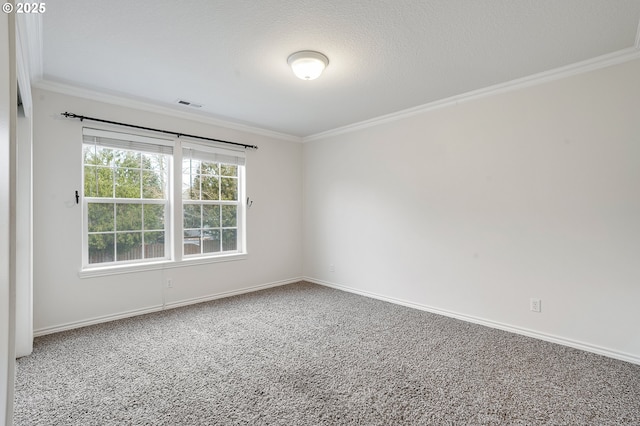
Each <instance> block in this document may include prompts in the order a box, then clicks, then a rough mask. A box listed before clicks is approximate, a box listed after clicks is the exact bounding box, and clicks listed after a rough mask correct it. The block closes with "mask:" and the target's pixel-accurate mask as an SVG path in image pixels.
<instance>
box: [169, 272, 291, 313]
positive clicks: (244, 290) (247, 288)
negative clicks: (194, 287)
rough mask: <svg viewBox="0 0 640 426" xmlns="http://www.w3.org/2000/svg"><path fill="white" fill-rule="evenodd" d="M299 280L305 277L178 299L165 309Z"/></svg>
mask: <svg viewBox="0 0 640 426" xmlns="http://www.w3.org/2000/svg"><path fill="white" fill-rule="evenodd" d="M298 281H303V279H302V278H291V279H288V280H282V281H274V282H270V283H267V284H260V285H256V286H252V287H246V288H242V289H240V290H232V291H225V292H222V293H216V294H211V295H208V296H202V297H194V298H192V299H185V300H180V301H177V302H171V303H167V304H165V305H164V308H165V309H173V308H179V307H181V306H188V305H194V304H196V303H202V302H209V301H211V300H216V299H222V298H225V297H231V296H237V295H240V294H245V293H253V292H254V291H259V290H265V289H267V288H272V287H279V286H283V285H287V284H293V283H296V282H298Z"/></svg>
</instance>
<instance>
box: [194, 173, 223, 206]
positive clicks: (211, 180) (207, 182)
mask: <svg viewBox="0 0 640 426" xmlns="http://www.w3.org/2000/svg"><path fill="white" fill-rule="evenodd" d="M198 179H200V180H201V181H202V199H203V200H219V199H220V193H219V181H218V178H217V177H214V176H206V175H198Z"/></svg>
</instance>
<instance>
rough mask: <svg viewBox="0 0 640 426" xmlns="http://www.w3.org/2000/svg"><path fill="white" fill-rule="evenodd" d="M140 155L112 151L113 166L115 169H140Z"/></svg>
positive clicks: (132, 152) (131, 152)
mask: <svg viewBox="0 0 640 426" xmlns="http://www.w3.org/2000/svg"><path fill="white" fill-rule="evenodd" d="M141 156H142V154H141V153H139V152H134V151H126V150H114V151H113V164H114V165H116V166H117V167H128V168H135V169H139V168H140V160H141Z"/></svg>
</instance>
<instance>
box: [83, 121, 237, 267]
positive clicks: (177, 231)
mask: <svg viewBox="0 0 640 426" xmlns="http://www.w3.org/2000/svg"><path fill="white" fill-rule="evenodd" d="M244 165H245V160H244V152H242V151H233V150H226V149H221V148H214V147H211V146H206V145H199V144H196V143H191V142H185V141H181V140H165V139H158V138H149V137H141V136H136V135H130V134H126V133H116V132H109V131H103V130H97V129H90V128H84V129H83V169H84V172H83V188H84V190H83V227H84V228H83V229H84V231H83V268H85V269H90V268H94V267H104V266H119V265H128V264H140V263H148V262H158V261H181V260H187V259H194V258H209V257H211V258H213V257H219V256H222V255H230V254H236V253H244V246H245V244H244V204H243V203H242V202H241V200H243V194H244ZM178 188H181V189H182V190H181V191H180V190H178Z"/></svg>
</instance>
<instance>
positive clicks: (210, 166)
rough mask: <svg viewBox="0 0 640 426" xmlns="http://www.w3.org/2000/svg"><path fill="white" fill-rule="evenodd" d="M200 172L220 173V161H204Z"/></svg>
mask: <svg viewBox="0 0 640 426" xmlns="http://www.w3.org/2000/svg"><path fill="white" fill-rule="evenodd" d="M200 173H202V174H203V175H219V174H220V171H219V168H218V163H205V162H203V163H202V164H201V165H200Z"/></svg>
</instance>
